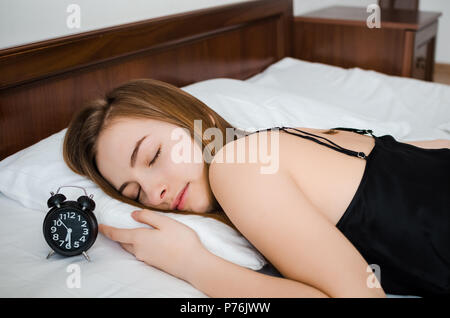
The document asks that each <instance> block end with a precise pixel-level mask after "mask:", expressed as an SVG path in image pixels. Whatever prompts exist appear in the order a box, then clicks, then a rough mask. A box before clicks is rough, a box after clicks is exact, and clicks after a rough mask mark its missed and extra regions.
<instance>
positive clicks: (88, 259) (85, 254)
mask: <svg viewBox="0 0 450 318" xmlns="http://www.w3.org/2000/svg"><path fill="white" fill-rule="evenodd" d="M83 256H84V258H85V259H86V260H87V261H88V262H90V261H91V259H90V258H89V255H87V253H86V252H83Z"/></svg>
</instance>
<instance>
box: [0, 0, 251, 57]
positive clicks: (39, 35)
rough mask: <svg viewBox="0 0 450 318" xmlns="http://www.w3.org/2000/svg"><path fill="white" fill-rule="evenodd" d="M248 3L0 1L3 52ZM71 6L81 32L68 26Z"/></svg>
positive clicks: (192, 0)
mask: <svg viewBox="0 0 450 318" xmlns="http://www.w3.org/2000/svg"><path fill="white" fill-rule="evenodd" d="M245 1H249V0H0V49H4V48H7V47H12V46H17V45H22V44H27V43H31V42H38V41H43V40H47V39H51V38H55V37H60V36H66V35H71V34H75V33H81V32H86V31H91V30H96V29H101V28H105V27H109V26H113V25H119V24H125V23H130V22H136V21H141V20H146V19H150V18H155V17H161V16H166V15H170V14H176V13H181V12H186V11H192V10H198V9H204V8H209V7H215V6H221V5H226V4H232V3H236V2H245ZM70 4H78V5H79V6H80V9H81V10H80V18H81V19H80V20H81V25H80V28H79V29H71V28H68V27H67V24H66V20H67V17H68V16H69V15H70V13H67V12H66V10H67V8H68V6H69V5H70Z"/></svg>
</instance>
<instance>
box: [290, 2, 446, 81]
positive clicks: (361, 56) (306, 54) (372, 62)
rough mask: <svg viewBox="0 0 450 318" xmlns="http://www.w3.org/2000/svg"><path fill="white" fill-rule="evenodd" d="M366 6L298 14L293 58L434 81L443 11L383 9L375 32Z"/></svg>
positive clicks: (295, 21) (294, 22) (336, 7)
mask: <svg viewBox="0 0 450 318" xmlns="http://www.w3.org/2000/svg"><path fill="white" fill-rule="evenodd" d="M370 14H371V13H370V12H367V11H366V8H362V7H361V8H359V7H343V6H334V7H328V8H325V9H321V10H318V11H313V12H310V13H307V14H304V15H301V16H295V17H294V21H293V32H292V36H293V50H292V51H293V53H292V55H293V57H295V58H299V59H302V60H307V61H312V62H320V63H325V64H331V65H336V66H341V67H345V68H350V67H359V68H362V69H370V70H375V71H378V72H382V73H386V74H389V75H397V76H405V77H414V78H418V79H422V80H426V81H433V69H434V55H435V46H436V34H437V28H438V18H439V16H441V13H440V12H421V11H413V10H381V28H378V29H377V28H373V29H370V28H369V27H367V24H366V21H367V18H368V17H369V16H370Z"/></svg>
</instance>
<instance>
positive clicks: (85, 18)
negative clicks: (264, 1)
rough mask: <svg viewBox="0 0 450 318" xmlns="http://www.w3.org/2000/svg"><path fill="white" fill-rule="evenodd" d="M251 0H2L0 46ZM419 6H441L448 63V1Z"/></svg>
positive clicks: (297, 2) (350, 0) (344, 0)
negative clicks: (76, 16) (72, 7)
mask: <svg viewBox="0 0 450 318" xmlns="http://www.w3.org/2000/svg"><path fill="white" fill-rule="evenodd" d="M244 1H251V0H33V1H31V0H0V49H3V48H8V47H12V46H17V45H22V44H27V43H31V42H37V41H42V40H47V39H51V38H55V37H60V36H65V35H70V34H75V33H80V32H86V31H91V30H96V29H101V28H105V27H109V26H113V25H119V24H125V23H130V22H135V21H141V20H145V19H150V18H155V17H160V16H165V15H169V14H176V13H181V12H186V11H192V10H197V9H203V8H209V7H214V6H220V5H225V4H231V3H236V2H244ZM72 3H75V4H78V5H79V6H80V8H81V26H80V28H79V29H70V28H68V27H67V25H66V20H67V17H68V16H69V15H70V13H67V12H66V9H67V7H68V6H69V4H72ZM371 3H377V0H294V14H296V15H299V14H302V13H305V12H308V11H312V10H316V9H319V8H323V7H326V6H330V5H348V6H361V7H365V6H367V5H368V4H371ZM420 9H421V10H425V11H441V12H442V13H443V15H442V16H441V18H440V19H439V30H438V40H437V46H436V49H437V50H436V61H437V62H440V63H450V41H449V40H448V39H450V1H449V0H420Z"/></svg>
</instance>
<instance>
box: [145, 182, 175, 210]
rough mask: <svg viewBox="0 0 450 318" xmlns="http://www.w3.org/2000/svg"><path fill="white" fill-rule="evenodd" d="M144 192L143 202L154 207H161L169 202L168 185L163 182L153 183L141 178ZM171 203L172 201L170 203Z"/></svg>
mask: <svg viewBox="0 0 450 318" xmlns="http://www.w3.org/2000/svg"><path fill="white" fill-rule="evenodd" d="M140 184H141V187H142V190H141V191H143V192H144V193H143V194H144V196H143V202H142V203H143V204H146V205H147V204H148V205H151V206H154V207H161V205H162V204H164V203H166V202H167V185H165V184H163V183H152V182H148V180H147V182H145V181H144V180H141V182H140ZM168 204H170V203H168Z"/></svg>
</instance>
